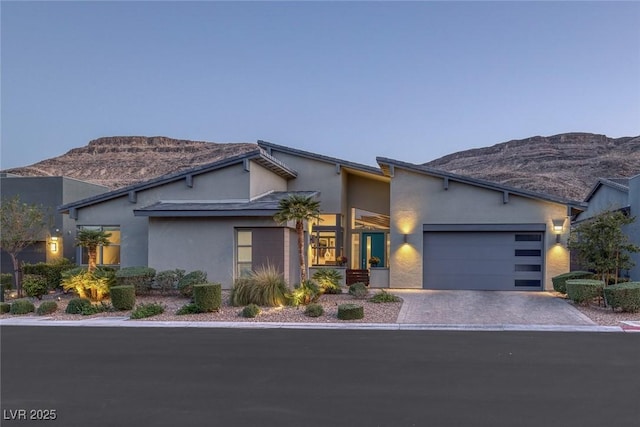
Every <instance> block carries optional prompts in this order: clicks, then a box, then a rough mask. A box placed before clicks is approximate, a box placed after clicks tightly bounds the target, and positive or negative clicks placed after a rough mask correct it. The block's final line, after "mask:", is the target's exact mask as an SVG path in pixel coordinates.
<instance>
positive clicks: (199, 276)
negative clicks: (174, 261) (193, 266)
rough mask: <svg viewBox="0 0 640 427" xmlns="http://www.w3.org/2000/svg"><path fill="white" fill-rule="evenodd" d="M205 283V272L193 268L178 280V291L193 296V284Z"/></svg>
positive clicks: (189, 296)
mask: <svg viewBox="0 0 640 427" xmlns="http://www.w3.org/2000/svg"><path fill="white" fill-rule="evenodd" d="M205 283H207V273H205V272H204V271H201V270H195V271H192V272H191V273H189V274H187V275H185V276H184V277H183V278H182V279H180V280H179V281H178V291H180V294H181V295H182V296H184V297H187V298H193V285H203V284H205Z"/></svg>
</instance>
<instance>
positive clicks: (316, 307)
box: [304, 303, 324, 317]
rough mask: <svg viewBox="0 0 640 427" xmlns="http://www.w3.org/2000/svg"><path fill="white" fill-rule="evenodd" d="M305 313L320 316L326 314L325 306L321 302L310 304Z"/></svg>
mask: <svg viewBox="0 0 640 427" xmlns="http://www.w3.org/2000/svg"><path fill="white" fill-rule="evenodd" d="M304 314H305V316H308V317H320V316H322V315H323V314H324V308H322V306H321V305H320V304H316V303H313V304H309V305H308V306H307V308H306V309H305V310H304Z"/></svg>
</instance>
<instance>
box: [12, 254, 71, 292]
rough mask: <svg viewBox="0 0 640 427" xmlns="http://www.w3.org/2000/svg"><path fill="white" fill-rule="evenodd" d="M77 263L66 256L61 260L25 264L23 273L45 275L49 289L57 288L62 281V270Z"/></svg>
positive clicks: (68, 268)
mask: <svg viewBox="0 0 640 427" xmlns="http://www.w3.org/2000/svg"><path fill="white" fill-rule="evenodd" d="M75 267H76V265H75V264H74V263H72V262H71V261H69V260H68V259H66V258H62V259H61V260H60V261H56V262H52V263H46V262H39V263H37V264H25V265H23V266H22V273H23V274H25V275H26V274H37V275H38V276H44V277H45V279H46V282H47V287H48V288H49V289H55V288H57V287H59V286H60V282H61V281H62V272H64V271H67V270H70V269H72V268H75Z"/></svg>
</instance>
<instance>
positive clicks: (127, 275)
mask: <svg viewBox="0 0 640 427" xmlns="http://www.w3.org/2000/svg"><path fill="white" fill-rule="evenodd" d="M155 277H156V270H155V269H153V268H150V267H124V268H121V269H120V270H118V271H116V283H117V286H133V287H134V288H135V292H136V295H145V294H148V293H149V292H150V291H151V286H152V285H153V279H154V278H155ZM132 308H133V307H132Z"/></svg>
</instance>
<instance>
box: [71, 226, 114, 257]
mask: <svg viewBox="0 0 640 427" xmlns="http://www.w3.org/2000/svg"><path fill="white" fill-rule="evenodd" d="M78 229H80V230H101V231H104V232H105V233H108V234H111V236H110V237H109V245H108V246H102V245H100V246H98V252H97V255H98V259H97V260H96V263H97V264H98V265H120V227H115V226H106V225H84V226H81V227H78ZM78 249H79V250H80V260H81V262H82V264H84V265H87V264H89V252H88V251H87V248H82V247H81V248H78Z"/></svg>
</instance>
